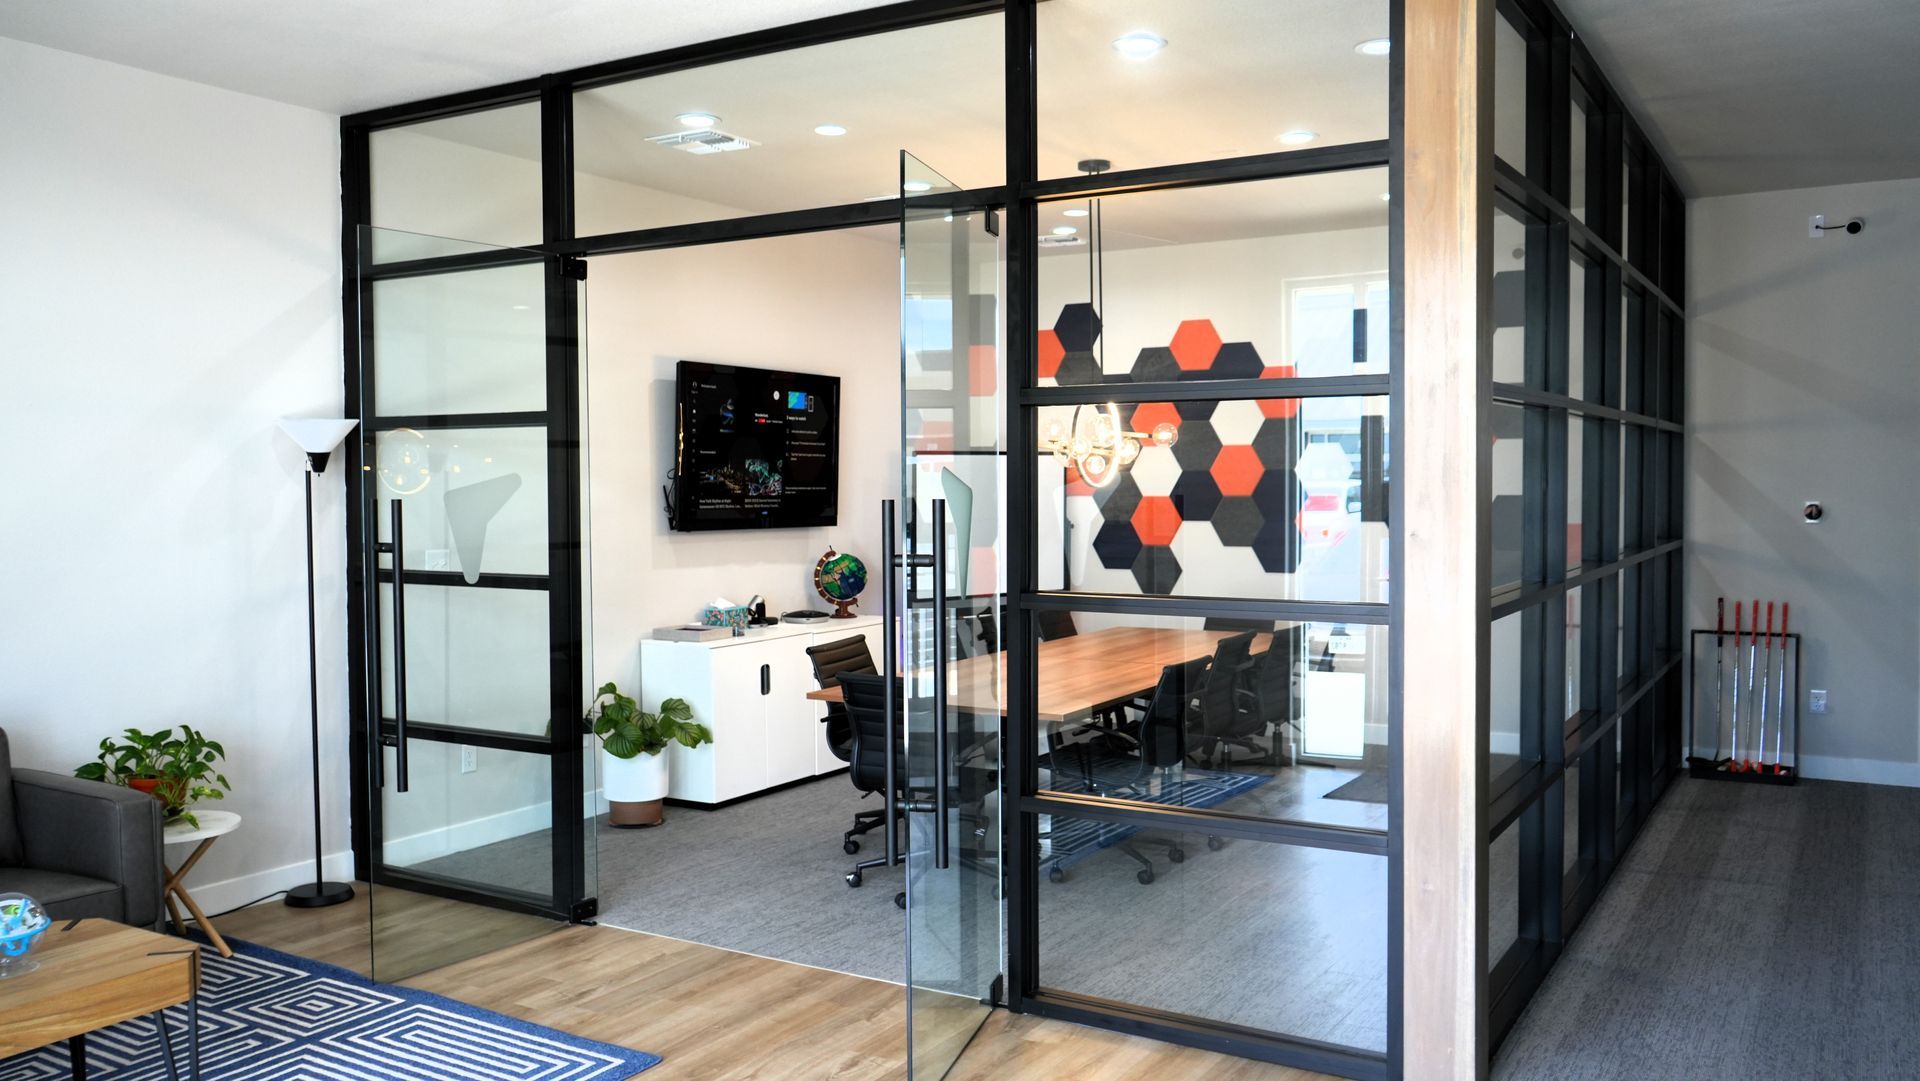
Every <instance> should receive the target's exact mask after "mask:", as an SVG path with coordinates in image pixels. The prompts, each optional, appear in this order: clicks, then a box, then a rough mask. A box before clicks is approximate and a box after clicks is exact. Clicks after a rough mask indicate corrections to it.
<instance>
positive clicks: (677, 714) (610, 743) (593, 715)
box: [587, 683, 713, 828]
mask: <svg viewBox="0 0 1920 1081" xmlns="http://www.w3.org/2000/svg"><path fill="white" fill-rule="evenodd" d="M587 720H588V722H589V723H590V724H592V726H593V734H594V735H595V736H597V737H599V739H600V750H601V751H602V754H601V757H600V764H601V772H600V777H601V787H602V788H603V789H604V790H605V792H606V794H607V804H608V812H609V813H608V816H607V817H608V821H610V822H612V824H614V825H616V826H621V827H625V828H633V827H636V826H657V825H659V824H660V820H661V817H662V816H663V814H664V813H665V802H666V798H667V755H666V751H667V746H668V745H669V744H673V743H678V744H679V745H680V746H682V747H687V748H693V747H698V746H700V745H701V744H703V743H712V742H713V733H712V732H710V731H708V730H707V726H706V725H704V724H699V723H697V722H695V721H694V719H693V707H692V706H689V705H687V702H686V700H685V699H683V698H669V699H667V700H666V701H664V702H661V703H660V710H659V712H657V713H648V712H646V711H645V710H642V709H641V708H640V704H639V703H638V702H635V701H634V700H633V699H631V698H629V697H627V696H626V695H624V694H621V693H620V688H619V687H616V686H615V685H613V684H611V683H609V684H606V685H605V686H603V687H601V688H600V691H599V693H598V695H597V696H596V697H595V698H594V700H593V706H592V708H591V710H589V712H588V713H587Z"/></svg>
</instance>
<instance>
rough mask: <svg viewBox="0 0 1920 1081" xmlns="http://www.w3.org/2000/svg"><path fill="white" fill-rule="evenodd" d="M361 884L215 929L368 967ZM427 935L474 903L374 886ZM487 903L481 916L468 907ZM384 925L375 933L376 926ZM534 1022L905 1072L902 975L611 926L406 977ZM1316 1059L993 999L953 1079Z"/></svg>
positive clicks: (709, 1078) (720, 1074)
mask: <svg viewBox="0 0 1920 1081" xmlns="http://www.w3.org/2000/svg"><path fill="white" fill-rule="evenodd" d="M365 897H366V891H365V888H364V887H362V888H361V894H360V896H359V897H357V898H356V899H355V900H354V901H353V903H351V904H344V905H337V906H335V907H333V908H327V909H318V910H306V911H302V910H297V909H290V908H287V907H286V906H284V905H280V904H265V905H258V906H255V907H254V908H250V909H245V910H243V911H240V912H235V913H232V914H231V915H228V916H224V917H221V918H220V919H219V920H218V924H219V927H220V930H221V933H222V934H226V935H231V936H232V937H235V938H241V939H245V940H247V941H249V942H255V943H258V944H260V945H262V946H268V947H271V948H273V949H277V950H284V951H286V952H288V953H293V954H298V955H300V956H302V957H310V958H313V959H314V960H318V961H325V962H328V963H330V964H336V965H340V966H341V967H343V968H349V969H352V970H354V971H357V972H361V973H365V972H366V971H367V970H368V964H367V961H368V932H367V902H366V900H365ZM381 902H382V917H381V918H382V921H383V926H386V924H385V921H386V920H387V919H389V918H394V917H401V916H404V926H407V927H409V928H411V929H412V932H413V934H414V936H415V938H416V939H417V941H418V942H419V943H421V944H422V948H426V949H444V948H447V945H448V944H449V943H450V942H451V941H453V940H454V939H455V938H456V937H457V935H456V934H455V930H456V929H457V928H460V927H466V926H471V924H469V923H468V922H467V921H469V920H472V919H474V918H476V917H477V916H478V914H477V913H476V912H475V910H473V909H472V908H471V907H470V906H466V905H460V904H457V903H455V902H448V901H440V900H438V899H434V898H424V897H418V896H417V895H404V896H403V895H398V894H393V893H387V892H383V893H382V894H381ZM479 918H485V917H479ZM384 940H385V939H384V935H383V941H384ZM401 982H403V983H404V984H406V985H407V986H410V987H418V988H420V989H422V990H425V991H432V992H435V993H437V994H443V995H446V996H448V997H449V998H454V999H458V1000H459V1001H461V1002H467V1003H471V1004H473V1005H475V1006H481V1007H484V1008H486V1009H490V1010H497V1011H498V1012H500V1013H503V1014H507V1015H509V1016H512V1017H518V1018H521V1019H523V1020H526V1021H531V1022H533V1023H535V1024H540V1025H547V1026H550V1027H552V1028H556V1029H560V1030H562V1031H565V1032H571V1033H574V1034H576V1035H579V1036H585V1037H588V1038H590V1039H596V1040H604V1041H606V1042H608V1043H615V1044H620V1045H622V1046H625V1047H632V1048H636V1049H639V1050H644V1051H651V1052H653V1053H654V1054H657V1055H659V1056H661V1057H662V1058H663V1059H665V1061H664V1062H663V1063H662V1064H661V1065H659V1066H657V1067H655V1068H654V1069H652V1070H650V1071H648V1072H647V1073H646V1074H645V1075H644V1077H645V1081H695V1079H698V1081H748V1079H753V1081H772V1079H782V1081H785V1079H795V1081H812V1079H816V1078H818V1079H829V1078H830V1079H834V1081H867V1079H875V1081H878V1079H882V1078H899V1077H902V1076H904V1075H905V1041H904V1039H903V1036H902V1028H903V1018H904V1012H903V1009H902V999H901V996H902V994H903V992H902V991H901V989H900V987H899V986H898V985H897V984H892V983H885V982H882V981H879V980H869V979H865V978H862V977H859V976H848V975H844V974H842V973H838V972H826V971H823V970H820V969H814V968H807V967H805V966H803V965H794V964H789V963H787V962H785V961H774V960H770V959H767V958H763V957H754V956H752V955H750V954H743V953H734V952H732V951H729V950H722V949H717V948H715V947H712V946H702V945H699V944H697V943H692V942H682V941H679V940H676V939H669V938H660V937H657V936H654V935H646V934H640V933H638V932H634V931H622V930H617V929H614V928H611V927H560V928H558V929H556V930H554V931H553V932H552V933H550V934H546V935H543V936H540V937H538V938H533V939H529V940H527V941H522V942H518V943H516V944H514V945H510V946H506V947H503V948H501V949H497V950H494V951H492V952H490V953H486V954H482V955H481V956H478V957H474V958H471V959H468V960H462V961H458V962H456V963H453V964H450V965H447V966H445V967H443V968H438V969H434V970H433V971H429V972H423V973H421V974H420V975H417V976H414V977H412V978H409V979H406V980H403V981H401ZM1322 1076H1323V1075H1320V1074H1314V1073H1307V1072H1304V1071H1301V1070H1294V1069H1289V1068H1286V1067H1282V1066H1272V1065H1268V1064H1266V1063H1259V1062H1251V1061H1248V1060H1245V1059H1238V1058H1232V1057H1229V1056H1225V1055H1218V1054H1213V1053H1211V1052H1206V1051H1196V1050H1193V1049H1190V1048H1184V1047H1175V1046H1172V1045H1170V1044H1163V1043H1159V1042H1157V1041H1154V1040H1147V1039H1142V1038H1139V1037H1136V1036H1126V1035H1121V1034H1119V1033H1113V1032H1106V1031H1104V1030H1100V1029H1091V1028H1085V1027H1082V1026H1079V1025H1072V1024H1067V1023H1065V1022H1061V1021H1051V1020H1046V1019H1042V1018H1035V1017H1026V1016H1016V1015H1012V1014H1008V1013H1006V1012H1005V1011H995V1012H994V1013H993V1015H992V1016H991V1017H990V1018H989V1019H988V1020H987V1023H986V1025H985V1026H984V1027H983V1028H982V1030H981V1032H980V1035H979V1036H978V1037H976V1038H975V1039H974V1041H973V1043H972V1044H971V1045H970V1046H969V1047H968V1049H967V1051H966V1053H965V1054H964V1055H963V1056H962V1057H961V1059H960V1062H959V1064H958V1065H957V1066H956V1067H955V1068H954V1070H953V1072H952V1073H950V1074H949V1075H948V1078H949V1081H988V1079H993V1081H1025V1079H1032V1081H1043V1079H1044V1081H1057V1079H1059V1078H1068V1077H1070V1078H1075V1079H1084V1081H1096V1079H1097V1081H1149V1079H1151V1081H1189V1079H1191V1081H1199V1079H1202V1078H1204V1079H1207V1081H1315V1079H1318V1078H1321V1077H1322Z"/></svg>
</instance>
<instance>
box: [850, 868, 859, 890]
mask: <svg viewBox="0 0 1920 1081" xmlns="http://www.w3.org/2000/svg"><path fill="white" fill-rule="evenodd" d="M860 881H861V879H860V872H858V871H853V872H851V873H849V874H848V875H847V885H849V886H852V887H853V888H854V889H859V888H860Z"/></svg>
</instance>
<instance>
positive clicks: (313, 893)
mask: <svg viewBox="0 0 1920 1081" xmlns="http://www.w3.org/2000/svg"><path fill="white" fill-rule="evenodd" d="M351 900H353V887H352V886H351V885H349V884H347V883H345V882H302V883H301V884H300V885H298V886H295V887H294V888H292V889H290V890H288V891H287V907H288V908H326V907H327V906H329V905H337V904H340V903H342V902H344V901H351Z"/></svg>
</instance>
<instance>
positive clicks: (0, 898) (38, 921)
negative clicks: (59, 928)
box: [0, 893, 53, 979]
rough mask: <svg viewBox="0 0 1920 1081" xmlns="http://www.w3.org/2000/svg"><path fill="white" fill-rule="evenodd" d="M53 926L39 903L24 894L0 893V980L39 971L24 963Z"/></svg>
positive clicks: (36, 965) (29, 962) (30, 964)
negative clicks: (41, 935)
mask: <svg viewBox="0 0 1920 1081" xmlns="http://www.w3.org/2000/svg"><path fill="white" fill-rule="evenodd" d="M52 923H53V921H52V920H50V919H48V918H47V914H46V912H44V911H43V910H42V909H41V908H40V902H38V901H36V900H34V899H33V898H31V897H28V896H27V895H26V894H24V893H0V979H6V978H7V977H9V976H18V975H21V974H23V973H27V972H31V971H33V970H34V969H35V968H37V967H39V963H38V962H36V961H31V960H28V959H27V953H28V952H29V951H30V950H32V949H33V943H34V940H35V939H37V938H39V937H40V933H41V932H43V931H45V930H46V929H47V928H48V927H49V926H51V925H52Z"/></svg>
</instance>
